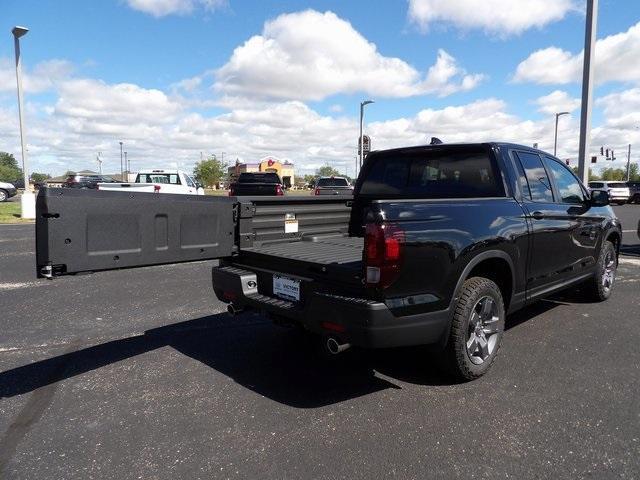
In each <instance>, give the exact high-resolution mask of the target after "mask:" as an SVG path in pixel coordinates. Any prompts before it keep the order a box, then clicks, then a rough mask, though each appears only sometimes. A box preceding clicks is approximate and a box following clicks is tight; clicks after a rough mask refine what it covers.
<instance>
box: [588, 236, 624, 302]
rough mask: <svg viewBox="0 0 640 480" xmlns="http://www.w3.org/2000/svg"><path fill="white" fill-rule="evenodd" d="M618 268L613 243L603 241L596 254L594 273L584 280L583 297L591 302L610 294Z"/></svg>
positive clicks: (606, 297) (600, 300)
mask: <svg viewBox="0 0 640 480" xmlns="http://www.w3.org/2000/svg"><path fill="white" fill-rule="evenodd" d="M617 269H618V255H617V252H616V247H615V245H614V244H613V243H612V242H610V241H608V240H607V241H605V242H604V244H603V245H602V249H601V250H600V255H599V256H598V263H597V266H596V273H595V274H594V275H593V277H591V278H590V279H589V280H587V281H586V282H585V287H586V288H585V297H586V299H587V300H590V301H592V302H604V301H605V300H607V299H608V298H609V297H610V296H611V292H612V291H613V284H614V282H615V279H616V271H617Z"/></svg>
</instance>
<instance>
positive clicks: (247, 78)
mask: <svg viewBox="0 0 640 480" xmlns="http://www.w3.org/2000/svg"><path fill="white" fill-rule="evenodd" d="M483 78H484V77H483V76H482V75H478V74H476V75H468V74H467V73H466V71H465V70H464V69H463V68H462V67H460V66H459V65H458V64H457V62H456V60H455V59H454V58H453V57H452V56H450V55H449V54H447V53H446V52H445V51H444V50H440V51H439V52H438V58H437V61H436V63H435V65H433V66H432V67H431V68H430V69H429V71H428V72H427V74H426V76H424V77H423V78H421V74H420V73H419V72H418V71H417V70H416V69H415V68H414V67H412V66H411V65H409V64H408V63H406V62H405V61H403V60H401V59H399V58H395V57H386V56H384V55H382V54H381V53H380V52H378V50H377V47H376V45H375V44H373V43H371V42H369V41H368V40H367V39H366V38H364V37H363V36H362V35H361V34H360V33H359V32H357V31H356V30H355V29H354V28H353V27H352V26H351V24H350V23H349V22H347V21H345V20H343V19H341V18H339V17H338V16H337V15H336V14H334V13H332V12H325V13H320V12H317V11H314V10H306V11H303V12H298V13H292V14H284V15H280V16H279V17H277V18H276V19H274V20H271V21H269V22H267V23H266V24H265V26H264V29H263V32H262V34H261V35H255V36H253V37H251V38H250V39H249V40H247V41H246V42H245V43H244V44H243V45H241V46H239V47H237V48H236V49H235V50H234V52H233V55H232V56H231V58H230V59H229V61H228V62H227V63H226V64H225V65H224V66H222V67H221V68H220V69H218V70H217V71H216V83H215V87H216V89H217V90H218V91H220V92H223V93H224V94H227V95H231V96H248V97H262V98H273V99H297V100H321V99H323V98H326V97H328V96H331V95H333V94H337V93H354V92H363V93H366V94H370V95H375V96H379V97H407V96H412V95H420V94H425V93H429V94H437V95H441V96H443V95H449V94H451V93H454V92H456V91H462V90H470V89H472V88H474V87H475V86H476V85H477V84H478V83H479V82H480V81H481V80H482V79H483Z"/></svg>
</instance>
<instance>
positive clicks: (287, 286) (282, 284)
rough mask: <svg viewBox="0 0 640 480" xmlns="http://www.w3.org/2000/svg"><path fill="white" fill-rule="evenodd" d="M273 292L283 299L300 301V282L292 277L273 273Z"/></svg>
mask: <svg viewBox="0 0 640 480" xmlns="http://www.w3.org/2000/svg"><path fill="white" fill-rule="evenodd" d="M273 294H274V295H277V296H278V297H280V298H284V299H285V300H295V301H296V302H298V301H300V282H299V281H298V280H294V279H293V278H289V277H283V276H282V275H276V274H274V275H273Z"/></svg>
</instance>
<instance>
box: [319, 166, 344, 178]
mask: <svg viewBox="0 0 640 480" xmlns="http://www.w3.org/2000/svg"><path fill="white" fill-rule="evenodd" d="M339 176H341V175H340V172H339V171H338V170H337V169H335V168H333V167H332V166H331V165H329V164H327V165H323V166H322V167H320V168H318V169H317V170H316V177H339Z"/></svg>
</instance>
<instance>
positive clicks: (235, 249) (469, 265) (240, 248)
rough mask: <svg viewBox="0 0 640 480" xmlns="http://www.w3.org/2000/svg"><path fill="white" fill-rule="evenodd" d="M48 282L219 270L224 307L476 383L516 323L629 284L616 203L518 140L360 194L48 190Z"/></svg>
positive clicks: (393, 170) (44, 222)
mask: <svg viewBox="0 0 640 480" xmlns="http://www.w3.org/2000/svg"><path fill="white" fill-rule="evenodd" d="M36 233H37V269H38V270H37V272H38V275H39V276H45V277H53V276H58V275H65V274H71V273H76V272H84V271H97V270H108V269H116V268H124V267H137V266H144V265H153V264H163V263H172V262H180V261H193V260H202V259H212V258H219V259H220V263H219V266H217V267H214V268H213V272H212V276H213V289H214V291H215V294H216V296H217V297H218V298H219V299H220V300H222V301H223V302H227V303H229V308H228V310H229V312H230V313H232V314H234V313H237V312H240V311H242V310H248V309H256V310H259V311H263V312H266V313H267V314H268V315H269V316H271V317H272V318H273V319H274V320H276V321H278V322H289V323H293V324H297V325H300V326H302V327H304V328H305V329H307V330H309V331H311V332H313V333H316V334H319V335H320V336H321V337H322V338H323V339H324V340H323V342H324V344H325V345H326V348H327V350H328V351H330V352H332V353H338V352H340V351H343V350H345V349H347V348H349V346H351V345H355V346H360V347H368V348H378V347H397V346H404V345H423V344H431V345H434V346H435V347H437V348H440V349H442V352H443V358H444V359H445V360H446V362H444V363H445V364H446V365H448V367H449V368H450V370H451V371H452V372H453V373H454V374H455V375H457V376H458V377H460V378H463V379H472V378H476V377H478V376H480V375H482V374H483V373H485V372H486V371H487V369H488V368H489V367H490V365H491V364H492V362H493V360H494V358H495V356H496V353H497V352H498V349H499V347H500V343H501V340H502V336H503V331H504V322H505V316H506V315H507V314H508V313H511V312H513V311H515V310H517V309H519V308H521V307H523V306H524V305H526V304H528V303H530V302H532V301H534V300H536V299H539V298H541V297H544V296H546V295H549V294H551V293H552V292H555V291H558V290H561V289H564V288H567V287H569V286H574V285H577V284H582V288H581V290H582V291H583V292H584V294H585V295H588V296H589V298H590V299H591V300H593V301H602V300H606V299H607V298H608V297H609V295H610V294H611V290H612V288H613V284H614V279H615V274H616V267H617V258H618V250H619V247H620V242H621V239H622V233H621V227H620V223H619V221H618V220H617V219H616V217H615V215H614V213H613V211H612V210H611V208H610V207H609V206H608V195H607V193H606V192H602V191H593V192H589V191H588V190H587V189H586V188H585V187H584V186H583V185H582V184H581V182H580V181H579V180H578V179H577V178H576V177H575V176H574V174H573V173H572V172H571V171H570V170H569V169H568V168H567V167H566V166H565V165H564V164H563V163H562V162H561V161H559V160H558V159H556V158H554V157H552V156H551V155H549V154H547V153H544V152H541V151H538V150H534V149H531V148H528V147H524V146H519V145H514V144H507V143H482V144H460V145H434V146H421V147H412V148H401V149H395V150H386V151H379V152H373V153H371V154H370V155H369V156H368V158H367V160H366V162H365V165H364V166H363V169H362V172H361V174H360V176H359V178H358V181H357V183H356V186H355V190H354V195H353V197H332V196H328V197H288V198H278V197H254V198H251V197H229V198H221V197H217V198H215V197H203V196H179V197H178V198H176V196H171V195H167V196H163V195H162V194H159V195H153V196H151V195H142V194H140V195H135V194H134V195H128V194H121V193H119V192H101V191H97V192H94V191H82V190H68V189H46V190H43V191H41V192H40V194H39V196H38V200H37V223H36Z"/></svg>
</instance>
